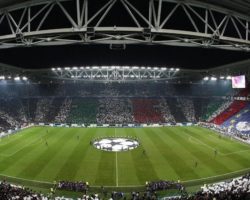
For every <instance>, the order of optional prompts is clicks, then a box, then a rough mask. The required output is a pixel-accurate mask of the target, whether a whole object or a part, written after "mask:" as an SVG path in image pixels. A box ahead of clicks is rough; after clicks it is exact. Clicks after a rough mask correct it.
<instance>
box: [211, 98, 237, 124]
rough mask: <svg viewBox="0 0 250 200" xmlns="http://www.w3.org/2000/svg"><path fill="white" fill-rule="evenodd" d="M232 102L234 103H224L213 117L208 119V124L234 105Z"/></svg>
mask: <svg viewBox="0 0 250 200" xmlns="http://www.w3.org/2000/svg"><path fill="white" fill-rule="evenodd" d="M232 102H233V101H232V100H229V101H225V102H223V103H222V104H221V106H220V107H219V108H218V109H217V110H216V111H215V112H214V113H213V114H212V115H210V116H209V117H208V119H207V121H208V122H210V121H212V120H213V119H214V118H215V117H217V116H218V115H219V114H221V113H222V112H223V111H224V110H226V109H227V108H228V107H229V106H230V105H231V104H232Z"/></svg>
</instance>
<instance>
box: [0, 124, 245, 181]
mask: <svg viewBox="0 0 250 200" xmlns="http://www.w3.org/2000/svg"><path fill="white" fill-rule="evenodd" d="M47 130H48V132H47ZM111 136H113V137H114V136H116V137H119V136H120V137H127V136H131V137H132V138H137V139H138V141H139V143H140V145H139V147H137V148H136V149H134V150H130V151H124V152H106V151H100V150H98V149H96V148H95V147H94V146H93V145H92V143H91V141H92V140H94V139H96V138H104V137H111ZM215 149H216V151H217V155H215ZM196 162H197V166H196ZM246 168H250V146H248V145H246V144H242V143H239V142H236V141H235V140H231V139H228V138H220V137H219V136H218V134H216V133H214V132H212V131H210V130H207V129H204V128H199V127H167V128H116V129H115V128H46V127H34V128H29V129H27V130H24V131H22V132H21V133H19V134H17V135H14V136H10V137H9V138H4V139H2V140H1V141H0V174H2V175H8V176H13V177H19V178H23V179H30V180H36V181H46V182H53V181H54V180H65V179H66V180H84V181H88V182H89V183H90V185H96V186H100V185H106V186H131V185H133V186H137V185H144V184H145V182H146V181H149V180H159V179H166V180H181V181H186V180H193V179H201V178H204V177H211V176H217V175H220V174H225V173H231V172H234V171H239V170H242V169H246Z"/></svg>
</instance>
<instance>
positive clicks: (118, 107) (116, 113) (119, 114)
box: [96, 98, 134, 124]
mask: <svg viewBox="0 0 250 200" xmlns="http://www.w3.org/2000/svg"><path fill="white" fill-rule="evenodd" d="M129 101H130V100H129V99H114V98H105V99H100V100H99V112H98V114H97V116H96V118H97V123H100V124H115V123H118V124H123V123H133V121H134V118H133V116H132V113H131V109H132V108H131V106H130V105H131V103H130V102H129Z"/></svg>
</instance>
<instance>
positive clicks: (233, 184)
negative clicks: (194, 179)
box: [196, 174, 250, 200]
mask: <svg viewBox="0 0 250 200" xmlns="http://www.w3.org/2000/svg"><path fill="white" fill-rule="evenodd" d="M196 197H199V198H200V199H202V197H204V199H205V198H206V199H217V200H223V199H229V200H238V199H239V200H243V199H250V174H247V175H245V176H242V177H239V178H235V179H232V180H230V181H226V182H221V183H216V184H212V185H204V186H203V187H202V188H201V191H199V192H198V193H197V194H196Z"/></svg>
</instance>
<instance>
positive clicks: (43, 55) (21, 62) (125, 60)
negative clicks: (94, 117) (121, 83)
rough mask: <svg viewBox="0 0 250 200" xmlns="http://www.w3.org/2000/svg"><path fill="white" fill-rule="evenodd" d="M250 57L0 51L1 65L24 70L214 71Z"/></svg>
mask: <svg viewBox="0 0 250 200" xmlns="http://www.w3.org/2000/svg"><path fill="white" fill-rule="evenodd" d="M248 58H250V53H245V52H240V51H239V52H238V51H225V50H218V49H201V48H191V47H186V48H184V47H172V46H153V45H148V46H138V45H131V46H127V47H126V50H110V49H109V46H107V45H95V46H93V45H92V46H90V45H72V46H50V47H32V48H14V49H4V50H0V62H2V63H6V64H10V65H14V66H18V67H22V68H35V69H37V68H51V67H57V66H61V67H65V66H86V65H98V66H101V65H129V66H133V65H138V66H176V67H181V68H190V69H201V68H203V69H204V68H213V67H216V66H221V65H224V64H229V63H233V62H237V61H242V60H245V59H248Z"/></svg>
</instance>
